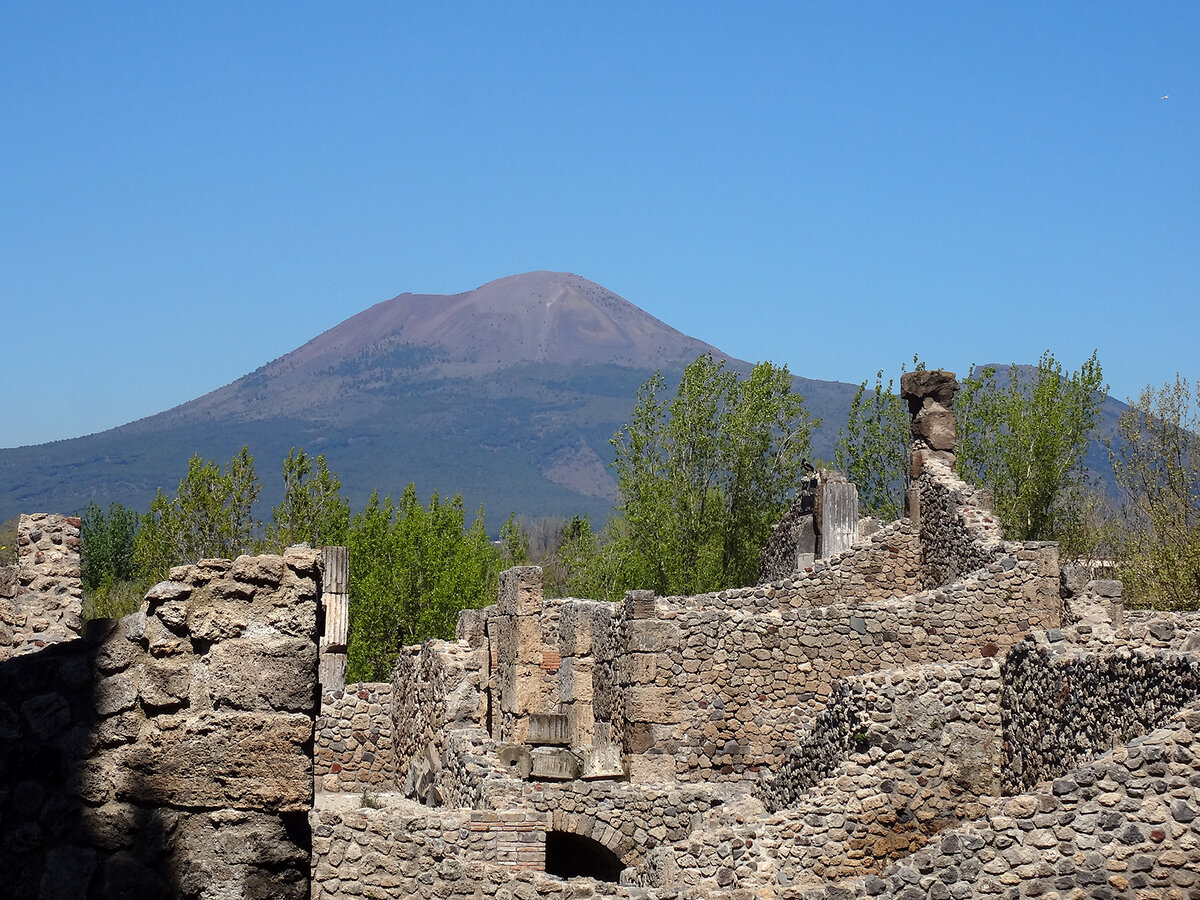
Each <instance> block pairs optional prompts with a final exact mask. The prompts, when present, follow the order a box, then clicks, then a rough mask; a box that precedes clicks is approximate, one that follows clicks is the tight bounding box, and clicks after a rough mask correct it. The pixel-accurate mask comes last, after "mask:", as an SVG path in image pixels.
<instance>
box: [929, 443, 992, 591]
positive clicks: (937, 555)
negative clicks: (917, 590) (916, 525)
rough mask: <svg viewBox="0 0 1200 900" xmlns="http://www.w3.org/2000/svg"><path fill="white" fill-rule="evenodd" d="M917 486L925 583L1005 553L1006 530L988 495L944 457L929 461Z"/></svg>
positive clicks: (956, 575)
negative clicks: (1003, 528)
mask: <svg viewBox="0 0 1200 900" xmlns="http://www.w3.org/2000/svg"><path fill="white" fill-rule="evenodd" d="M915 488H916V492H917V494H918V495H919V496H920V521H921V524H920V533H921V545H922V548H923V549H924V560H923V562H924V567H925V583H924V585H923V587H937V586H938V585H943V584H950V583H951V582H954V581H958V580H959V579H961V578H964V577H965V576H967V575H969V574H970V573H972V572H975V571H977V570H979V569H983V568H985V567H986V566H988V565H989V564H990V563H992V562H995V561H996V560H997V559H998V558H1000V557H1001V556H1002V555H1003V554H1004V535H1003V532H1002V530H1001V528H1000V523H999V522H998V521H997V520H996V518H995V516H993V515H992V513H991V510H990V502H989V501H988V499H987V497H986V495H985V494H983V493H982V492H981V491H977V490H976V489H975V488H973V487H971V486H970V485H968V484H967V483H966V482H964V481H963V480H962V479H960V478H959V477H958V476H957V475H955V474H954V470H953V469H952V468H950V466H949V465H947V464H946V463H945V462H944V461H943V460H940V459H933V458H931V459H927V460H925V462H924V470H923V471H922V473H921V474H920V475H919V476H918V477H917V478H916V481H915Z"/></svg>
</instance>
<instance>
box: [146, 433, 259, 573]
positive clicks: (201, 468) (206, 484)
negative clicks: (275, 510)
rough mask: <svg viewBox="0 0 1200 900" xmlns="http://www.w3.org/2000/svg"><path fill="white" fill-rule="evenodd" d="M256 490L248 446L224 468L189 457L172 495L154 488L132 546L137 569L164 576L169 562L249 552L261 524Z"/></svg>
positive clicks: (252, 458) (255, 479)
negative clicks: (183, 473) (181, 477)
mask: <svg viewBox="0 0 1200 900" xmlns="http://www.w3.org/2000/svg"><path fill="white" fill-rule="evenodd" d="M261 488H262V485H261V484H260V483H259V481H258V476H257V475H255V473H254V457H253V456H251V455H250V450H249V448H248V447H242V449H241V450H240V451H239V452H238V454H237V455H236V456H234V457H233V459H231V460H230V461H229V462H228V463H226V465H225V468H224V469H222V468H221V467H220V466H218V465H217V462H216V461H215V460H211V459H210V460H204V459H202V458H201V457H200V455H199V454H195V455H193V456H192V458H191V459H190V460H188V471H187V475H185V476H184V477H183V479H182V480H180V482H179V489H178V490H177V491H176V493H175V496H174V497H168V496H167V495H166V494H164V493H163V490H162V488H159V489H158V495H157V496H156V497H155V498H154V501H153V502H152V503H151V504H150V510H149V511H148V512H147V513H146V515H145V516H143V517H142V524H141V528H140V530H139V531H138V535H137V539H136V541H135V547H134V560H135V564H136V565H137V567H138V569H139V571H140V572H142V573H145V574H147V575H150V576H152V577H153V578H156V579H157V578H165V577H166V575H167V572H168V570H169V569H170V568H171V566H175V565H180V564H183V563H191V562H195V561H196V560H199V559H206V558H225V559H233V558H234V557H235V556H238V555H239V554H242V553H248V552H253V551H254V549H255V534H256V532H257V529H258V528H260V527H261V523H260V522H259V521H257V520H256V519H255V518H254V502H255V500H256V499H257V498H258V494H259V491H260V490H261Z"/></svg>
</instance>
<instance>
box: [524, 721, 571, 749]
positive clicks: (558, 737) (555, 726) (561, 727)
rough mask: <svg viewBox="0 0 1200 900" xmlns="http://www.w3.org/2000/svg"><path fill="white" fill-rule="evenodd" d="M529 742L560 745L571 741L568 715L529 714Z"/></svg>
mask: <svg viewBox="0 0 1200 900" xmlns="http://www.w3.org/2000/svg"><path fill="white" fill-rule="evenodd" d="M529 743H531V744H559V745H565V744H569V743H571V733H570V727H569V722H568V721H567V717H566V716H565V715H561V714H558V713H533V714H531V715H530V716H529Z"/></svg>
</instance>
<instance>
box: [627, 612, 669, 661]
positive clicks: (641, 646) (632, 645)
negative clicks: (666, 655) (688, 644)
mask: <svg viewBox="0 0 1200 900" xmlns="http://www.w3.org/2000/svg"><path fill="white" fill-rule="evenodd" d="M679 638H680V632H679V626H678V625H676V624H675V623H674V622H670V621H667V620H665V619H635V620H633V621H629V622H626V623H625V649H626V651H628V652H630V653H662V652H664V651H667V650H674V649H676V648H677V647H678V646H679Z"/></svg>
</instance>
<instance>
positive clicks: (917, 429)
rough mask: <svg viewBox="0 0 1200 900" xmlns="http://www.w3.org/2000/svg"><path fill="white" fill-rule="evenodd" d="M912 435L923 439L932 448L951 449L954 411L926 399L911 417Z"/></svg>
mask: <svg viewBox="0 0 1200 900" xmlns="http://www.w3.org/2000/svg"><path fill="white" fill-rule="evenodd" d="M912 436H913V437H914V438H918V439H920V440H923V441H925V442H926V443H927V444H928V445H929V446H930V448H932V449H933V450H953V449H954V444H955V428H954V413H952V412H951V411H950V410H948V409H946V407H944V406H942V405H940V404H938V403H930V401H928V400H926V401H925V405H923V406H922V407H921V410H920V411H919V412H918V413H917V414H916V416H914V417H913V420H912Z"/></svg>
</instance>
